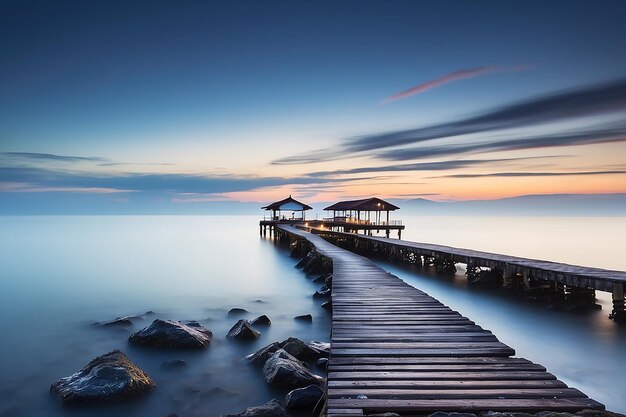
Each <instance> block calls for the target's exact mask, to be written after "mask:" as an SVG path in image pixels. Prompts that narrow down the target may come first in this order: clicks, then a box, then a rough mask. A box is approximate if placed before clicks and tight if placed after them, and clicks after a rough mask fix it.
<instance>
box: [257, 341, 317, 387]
mask: <svg viewBox="0 0 626 417" xmlns="http://www.w3.org/2000/svg"><path fill="white" fill-rule="evenodd" d="M263 376H264V378H265V381H266V382H267V383H268V384H270V385H274V386H277V387H285V388H290V389H295V388H304V387H306V386H309V385H320V386H321V385H322V384H323V383H324V378H322V377H320V376H317V375H314V374H312V373H311V372H310V371H309V370H308V369H307V368H305V367H304V366H303V365H302V364H301V363H300V361H298V360H297V359H296V358H295V357H293V356H292V355H290V354H289V353H287V352H285V351H284V350H283V349H279V350H278V351H276V352H275V353H274V354H273V355H272V356H271V357H270V358H269V359H268V360H267V361H266V362H265V366H263Z"/></svg>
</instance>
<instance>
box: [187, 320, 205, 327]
mask: <svg viewBox="0 0 626 417" xmlns="http://www.w3.org/2000/svg"><path fill="white" fill-rule="evenodd" d="M183 323H185V324H186V325H187V326H189V327H202V325H201V324H200V323H198V322H197V321H196V320H186V321H184V322H183Z"/></svg>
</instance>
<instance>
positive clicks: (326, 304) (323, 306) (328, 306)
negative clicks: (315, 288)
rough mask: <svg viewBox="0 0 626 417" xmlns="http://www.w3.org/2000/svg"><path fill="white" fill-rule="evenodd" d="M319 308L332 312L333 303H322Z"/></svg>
mask: <svg viewBox="0 0 626 417" xmlns="http://www.w3.org/2000/svg"><path fill="white" fill-rule="evenodd" d="M321 307H322V308H323V309H326V310H332V309H333V303H332V302H331V301H330V300H329V301H324V302H323V303H322V304H321Z"/></svg>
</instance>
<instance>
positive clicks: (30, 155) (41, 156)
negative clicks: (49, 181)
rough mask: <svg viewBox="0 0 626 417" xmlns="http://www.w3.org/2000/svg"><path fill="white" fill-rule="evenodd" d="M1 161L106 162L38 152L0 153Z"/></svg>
mask: <svg viewBox="0 0 626 417" xmlns="http://www.w3.org/2000/svg"><path fill="white" fill-rule="evenodd" d="M0 157H2V158H3V159H7V158H9V159H20V160H30V161H59V162H85V161H87V162H101V161H106V159H105V158H101V157H96V156H68V155H55V154H51V153H39V152H0Z"/></svg>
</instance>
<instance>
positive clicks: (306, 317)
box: [293, 314, 313, 322]
mask: <svg viewBox="0 0 626 417" xmlns="http://www.w3.org/2000/svg"><path fill="white" fill-rule="evenodd" d="M293 319H294V320H298V321H308V322H312V321H313V316H311V315H310V314H303V315H301V316H296V317H294V318H293Z"/></svg>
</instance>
